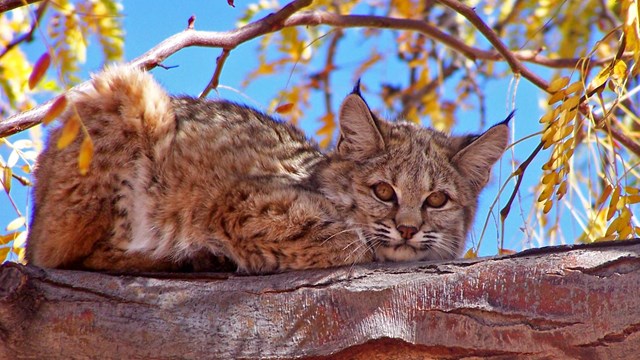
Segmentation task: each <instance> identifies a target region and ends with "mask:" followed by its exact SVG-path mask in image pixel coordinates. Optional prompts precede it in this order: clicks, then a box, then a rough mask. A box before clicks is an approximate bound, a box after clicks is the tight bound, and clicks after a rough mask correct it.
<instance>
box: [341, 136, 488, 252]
mask: <svg viewBox="0 0 640 360" xmlns="http://www.w3.org/2000/svg"><path fill="white" fill-rule="evenodd" d="M392 132H395V134H394V135H395V136H397V138H395V137H390V138H389V139H388V141H387V151H385V153H384V155H382V156H379V157H374V158H371V159H369V160H368V161H366V162H365V163H363V164H360V166H358V167H359V168H360V169H361V170H362V171H361V172H358V173H356V174H354V177H353V183H352V186H353V189H354V201H355V202H356V204H357V207H356V208H357V211H356V212H355V214H354V217H355V218H357V220H356V221H354V223H357V224H359V225H361V226H362V234H363V237H364V239H365V241H366V243H367V244H368V245H369V246H370V247H371V248H372V250H373V251H374V254H375V257H376V259H377V260H379V261H412V260H439V259H452V258H455V257H458V256H460V255H461V253H462V251H463V248H464V240H465V236H466V232H467V230H468V228H469V226H470V224H471V220H472V217H473V213H474V212H475V207H476V197H477V194H474V193H473V192H472V190H471V189H470V187H469V185H468V184H467V183H466V182H465V181H464V179H463V178H462V177H461V175H460V174H459V172H458V171H457V170H456V169H455V168H454V167H453V166H452V164H451V163H450V158H449V157H450V156H451V155H452V154H450V152H449V151H448V150H447V149H444V148H442V146H441V145H440V144H437V143H436V141H437V140H436V139H432V137H434V135H433V134H432V133H430V131H428V130H425V129H420V128H418V127H416V126H410V125H408V124H407V125H405V126H401V125H394V128H393V130H392ZM418 133H420V135H422V136H421V137H418V138H414V139H411V137H415V135H417V134H418ZM437 135H440V134H436V137H437ZM407 137H409V138H407Z"/></svg>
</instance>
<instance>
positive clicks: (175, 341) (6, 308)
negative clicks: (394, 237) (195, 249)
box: [0, 240, 640, 360]
mask: <svg viewBox="0 0 640 360" xmlns="http://www.w3.org/2000/svg"><path fill="white" fill-rule="evenodd" d="M639 254H640V241H637V240H632V241H623V242H616V243H606V244H598V245H590V246H585V245H580V246H562V247H553V248H544V249H537V250H530V251H525V252H523V253H520V254H516V255H513V256H506V257H496V258H485V259H474V260H457V261H450V262H421V263H410V264H372V265H368V266H356V267H352V268H337V269H329V270H319V271H317V270H316V271H297V272H289V273H284V274H277V275H271V276H239V275H235V274H212V273H210V274H147V275H145V276H139V275H138V276H132V275H113V274H100V273H91V272H81V271H63V270H43V269H39V268H35V267H30V266H26V267H25V266H21V265H17V264H12V263H7V264H4V265H3V266H2V267H1V268H0V358H2V359H70V358H81V359H86V358H89V359H93V358H99V359H142V358H153V359H180V358H197V359H244V358H246V359H258V358H278V359H280V358H283V359H285V358H286V359H290V358H304V359H325V358H328V359H330V358H335V359H367V360H373V359H425V358H452V359H453V358H455V359H457V358H461V357H482V358H490V359H512V358H522V359H525V358H526V359H552V358H553V359H560V358H572V359H635V358H637V356H638V355H637V353H638V349H640V271H639V270H640V255H639Z"/></svg>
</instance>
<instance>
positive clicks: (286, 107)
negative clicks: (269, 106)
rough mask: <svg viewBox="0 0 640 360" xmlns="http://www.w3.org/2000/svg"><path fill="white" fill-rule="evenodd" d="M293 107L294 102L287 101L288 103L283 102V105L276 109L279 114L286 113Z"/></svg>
mask: <svg viewBox="0 0 640 360" xmlns="http://www.w3.org/2000/svg"><path fill="white" fill-rule="evenodd" d="M291 109H293V104H292V103H287V104H282V105H280V106H278V107H277V108H276V110H275V111H276V112H277V113H278V114H286V113H288V112H290V111H291Z"/></svg>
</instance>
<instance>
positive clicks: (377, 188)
mask: <svg viewBox="0 0 640 360" xmlns="http://www.w3.org/2000/svg"><path fill="white" fill-rule="evenodd" d="M372 189H373V193H374V194H375V195H376V197H377V198H378V199H380V200H382V201H393V200H395V198H396V192H395V191H393V186H391V185H389V184H387V183H385V182H379V183H377V184H375V185H373V186H372Z"/></svg>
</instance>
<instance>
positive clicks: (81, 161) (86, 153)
mask: <svg viewBox="0 0 640 360" xmlns="http://www.w3.org/2000/svg"><path fill="white" fill-rule="evenodd" d="M92 158H93V141H91V138H90V137H89V136H85V137H84V139H83V140H82V145H80V153H79V154H78V167H79V168H80V174H81V175H87V173H88V172H89V166H90V165H91V159H92Z"/></svg>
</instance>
